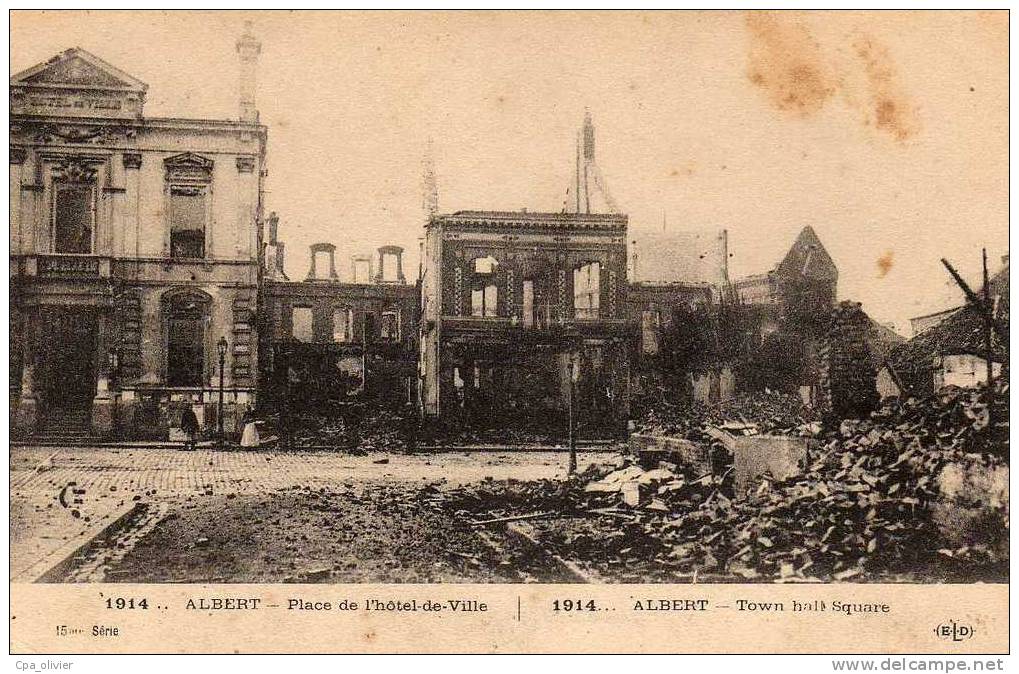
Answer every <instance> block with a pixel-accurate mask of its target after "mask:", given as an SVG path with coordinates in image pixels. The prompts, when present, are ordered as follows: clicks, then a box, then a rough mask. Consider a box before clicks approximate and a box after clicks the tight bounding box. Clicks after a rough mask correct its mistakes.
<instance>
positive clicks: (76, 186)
mask: <svg viewBox="0 0 1019 674" xmlns="http://www.w3.org/2000/svg"><path fill="white" fill-rule="evenodd" d="M236 47H237V52H238V54H239V56H240V73H241V77H240V113H239V116H238V118H237V119H232V120H208V119H179V118H163V117H149V116H146V115H145V114H144V106H145V97H146V91H147V85H145V84H144V83H142V82H140V81H138V80H137V79H135V78H134V77H132V76H131V75H129V74H128V73H126V72H124V71H122V70H120V69H119V68H116V67H114V66H112V65H110V64H108V63H106V62H105V61H103V60H101V59H100V58H98V57H96V56H94V55H92V54H90V53H88V52H86V51H84V50H82V49H78V48H75V49H69V50H67V51H65V52H63V53H61V54H58V55H57V56H55V57H54V58H52V59H50V60H49V61H46V62H45V63H41V64H39V65H37V66H35V67H33V68H29V69H28V70H26V71H24V72H21V73H18V74H17V75H15V76H13V77H12V78H11V79H10V114H11V118H10V250H11V262H10V273H11V309H10V312H11V351H10V357H11V364H10V373H11V389H12V390H11V403H12V421H13V426H14V429H15V432H17V433H21V434H36V435H40V434H44V433H49V434H51V435H58V436H60V437H66V436H68V435H70V436H74V435H88V434H92V435H95V436H100V437H105V436H110V435H115V434H116V435H123V436H132V437H140V436H152V437H166V436H167V435H168V433H169V429H170V428H171V427H174V426H177V425H178V424H179V417H180V413H181V412H182V411H183V409H184V408H185V407H187V406H191V407H193V408H194V410H195V412H196V413H197V415H198V418H199V419H200V420H201V421H202V422H203V424H204V425H206V426H207V427H213V428H214V427H215V424H216V418H215V416H216V410H217V402H218V398H217V396H218V390H219V377H220V368H219V360H220V359H219V353H218V346H217V345H218V344H219V343H224V344H225V353H224V356H223V358H224V360H225V368H224V372H223V378H224V391H225V407H226V410H227V414H226V415H225V416H226V428H227V430H230V429H232V427H233V420H234V418H235V416H236V410H237V408H240V407H244V406H245V405H247V404H249V403H252V402H254V397H255V384H256V362H257V357H258V354H257V339H256V336H255V334H256V327H255V321H254V316H255V311H256V291H257V283H258V276H259V248H260V243H261V242H260V227H259V222H260V219H261V217H262V194H263V190H262V182H263V165H264V161H265V152H266V137H267V134H266V128H265V127H264V126H262V125H260V124H259V121H258V114H257V112H256V111H255V107H254V92H255V81H254V78H255V63H256V60H257V58H258V54H259V51H260V45H259V43H258V41H257V40H255V38H253V37H252V36H251V35H250V34H245V35H244V36H243V37H241V38H240V40H239V41H238V42H237V44H236ZM237 67H238V64H236V63H233V64H223V68H225V69H235V68H237Z"/></svg>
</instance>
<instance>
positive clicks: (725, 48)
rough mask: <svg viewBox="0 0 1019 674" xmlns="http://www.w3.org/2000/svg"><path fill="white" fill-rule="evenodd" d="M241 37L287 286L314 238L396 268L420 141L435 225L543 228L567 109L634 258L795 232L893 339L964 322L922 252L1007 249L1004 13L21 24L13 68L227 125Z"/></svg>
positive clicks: (487, 15)
mask: <svg viewBox="0 0 1019 674" xmlns="http://www.w3.org/2000/svg"><path fill="white" fill-rule="evenodd" d="M245 20H250V21H252V23H253V31H254V34H255V35H256V37H258V38H259V39H260V40H261V42H262V54H261V58H260V61H259V65H258V94H257V107H258V109H259V112H260V115H261V121H262V123H263V124H265V125H266V126H267V127H268V129H269V146H268V147H269V149H268V169H269V176H268V179H267V184H266V186H267V190H268V194H267V204H266V205H267V208H268V209H269V210H274V211H276V212H277V213H278V214H279V216H280V236H281V238H282V239H284V240H285V241H286V243H287V256H288V259H287V273H288V274H289V275H290V277H291V278H296V279H301V278H304V276H305V274H306V273H307V268H308V252H307V251H308V245H310V244H311V243H314V242H317V241H329V242H332V243H335V244H336V245H337V247H338V250H337V263H338V265H339V266H341V268H342V271H343V273H346V272H347V271H348V260H349V256H350V255H352V254H354V253H360V252H371V251H373V250H374V249H375V248H376V247H378V246H379V245H382V244H387V243H395V244H398V245H402V246H404V247H405V248H406V249H407V253H406V259H405V262H404V266H405V269H406V270H408V272H410V273H409V274H408V275H409V276H411V275H412V274H413V271H414V270H416V269H417V264H418V255H417V252H418V240H419V237H420V236H421V235H422V224H423V222H424V215H423V207H422V202H423V199H422V183H423V181H422V161H423V156H424V154H425V151H426V146H427V141H428V139H429V138H432V139H433V148H434V150H433V154H434V163H435V171H436V177H437V183H438V191H439V207H440V210H441V211H443V212H452V211H455V210H460V209H486V210H519V209H522V208H527V209H529V210H532V211H537V210H548V211H559V210H561V209H562V207H563V201H564V199H565V198H566V188H567V187H568V186H569V184H570V183H571V181H572V179H573V170H574V162H575V154H574V152H575V148H574V143H575V138H576V133H577V130H578V128H579V126H580V124H581V122H582V120H583V115H584V110H585V109H588V110H590V112H591V115H592V117H593V120H594V124H595V127H596V133H597V160H598V164H599V168H600V170H601V172H602V174H603V175H604V177H605V180H606V182H607V183H608V185H609V187H610V189H611V192H612V195H613V197H614V198H615V201H616V202H617V203H618V204H619V207H620V209H621V210H622V212H624V213H626V214H628V215H629V222H630V232H631V236H630V238H634V236H637V237H639V235H640V232H642V231H661V230H662V228H663V220H664V227H665V228H666V229H667V230H676V231H680V230H704V229H712V228H719V229H723V228H724V229H726V230H728V232H729V245H730V252H731V253H732V255H731V258H730V276H731V277H733V278H735V277H739V276H742V275H745V274H752V273H761V272H765V271H767V270H769V269H771V268H772V267H774V266H775V265H776V264H777V263H778V262H779V261H780V259H781V258H782V256H783V255H784V253H785V252H786V250H787V249H788V248H789V246H790V245H792V242H793V240H794V239H795V237H796V234H797V233H798V232H799V231H800V230H801V229H802V228H803V227H805V226H807V225H810V226H812V227H813V228H814V230H815V231H816V232H817V234H818V236H819V237H820V239H821V241H822V242H823V243H824V245H825V247H826V248H827V249H828V251H829V253H830V254H831V256H832V258H833V259H834V260H835V263H836V265H837V266H838V267H839V271H840V278H839V296H840V299H849V300H854V301H858V302H862V304H863V308H864V309H865V310H866V311H867V312H868V313H869V314H870V315H871V316H872V317H873V318H875V319H876V320H878V321H881V322H892V323H894V325H895V327H896V328H897V329H898V330H899V331H900V332H901V333H903V334H905V335H907V336H908V335H909V328H908V318H909V317H911V316H916V315H920V314H924V313H928V312H932V311H936V310H939V309H942V308H945V307H948V306H951V305H953V304H955V303H959V302H961V299H962V296H961V293H960V292H959V291H958V289H957V288H955V286H954V284H952V282H951V281H950V279H949V277H948V274H947V273H946V272H945V270H944V268H943V267H942V266H941V263H940V258H941V257H947V258H949V260H951V261H952V262H953V263H954V264H955V265H956V266H957V267H958V268H959V269H960V270H961V271H962V272H963V274H964V276H966V277H967V278H969V279H972V280H974V281H976V280H977V279H978V278H979V269H980V249H981V247H987V249H988V254H989V257H990V259H991V262H992V264H991V267H992V273H993V271H994V270H995V269H996V268H997V266H998V261H999V259H1000V256H1001V255H1002V254H1005V253H1007V252H1008V250H1007V247H1008V15H1007V13H1006V12H915V13H911V12H864V11H860V12H810V13H800V12H791V11H787V12H776V13H764V12H751V13H743V12H672V13H662V12H634V13H623V12H614V13H599V12H588V13H582V12H572V11H567V12H470V13H441V12H435V13H432V12H429V13H425V12H419V13H413V12H409V13H408V12H370V13H361V12H347V13H341V12H238V11H224V12H176V13H168V12H157V11H150V12H28V11H16V12H13V13H12V16H11V63H10V70H11V73H12V74H14V73H16V72H19V71H21V70H23V69H25V68H28V67H31V66H33V65H35V64H36V63H39V62H42V61H44V60H46V59H48V58H50V57H51V56H53V55H55V54H56V53H58V52H60V51H62V50H64V49H67V48H69V47H72V46H80V47H83V48H84V49H87V50H88V51H90V52H92V53H94V54H96V55H97V56H99V57H101V58H103V59H104V60H106V61H108V62H110V63H112V64H113V65H115V66H117V67H119V68H121V69H122V70H125V71H127V72H128V73H130V74H132V75H134V76H135V77H137V78H138V79H140V80H142V81H144V82H146V83H148V85H149V90H148V94H147V102H146V106H145V113H146V115H149V116H173V117H198V118H236V117H237V115H238V104H237V99H238V61H237V55H236V52H235V49H234V43H235V41H236V39H237V37H238V36H239V35H240V34H241V32H242V30H243V25H244V21H245ZM663 216H664V218H663Z"/></svg>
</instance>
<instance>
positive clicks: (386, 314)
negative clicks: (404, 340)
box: [379, 309, 400, 342]
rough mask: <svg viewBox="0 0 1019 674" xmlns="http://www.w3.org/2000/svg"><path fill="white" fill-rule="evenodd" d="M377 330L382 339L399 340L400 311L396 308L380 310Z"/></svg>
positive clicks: (388, 340)
mask: <svg viewBox="0 0 1019 674" xmlns="http://www.w3.org/2000/svg"><path fill="white" fill-rule="evenodd" d="M379 332H380V337H381V339H383V340H384V341H387V342H398V341H400V312H399V311H398V310H396V309H390V310H388V311H383V312H382V320H381V321H380V330H379Z"/></svg>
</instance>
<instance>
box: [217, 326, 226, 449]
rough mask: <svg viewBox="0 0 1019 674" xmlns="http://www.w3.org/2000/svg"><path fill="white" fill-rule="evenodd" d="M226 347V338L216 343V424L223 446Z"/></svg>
mask: <svg viewBox="0 0 1019 674" xmlns="http://www.w3.org/2000/svg"><path fill="white" fill-rule="evenodd" d="M226 347H227V344H226V337H220V338H219V341H218V342H216V349H217V351H219V413H218V414H217V415H216V422H217V426H218V427H219V429H218V430H219V443H220V444H221V445H222V444H223V440H224V438H225V436H226V434H225V433H224V431H223V372H224V368H225V367H226Z"/></svg>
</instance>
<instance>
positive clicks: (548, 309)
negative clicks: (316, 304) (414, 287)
mask: <svg viewBox="0 0 1019 674" xmlns="http://www.w3.org/2000/svg"><path fill="white" fill-rule="evenodd" d="M626 227H627V218H626V216H625V215H616V214H583V213H531V212H526V211H520V212H507V211H459V212H456V213H453V214H449V215H436V216H433V217H431V218H430V219H429V221H428V224H427V226H426V237H425V264H424V268H423V277H422V325H421V348H420V350H421V357H420V381H421V405H422V410H423V412H424V414H425V415H426V416H430V417H438V418H440V419H445V420H450V421H456V422H458V423H462V424H464V425H467V426H486V425H497V424H514V423H521V424H527V423H529V422H533V421H535V420H539V419H540V420H545V421H548V422H549V424H550V425H552V426H556V427H565V426H564V424H565V422H564V421H563V419H562V416H563V413H564V411H565V408H566V406H567V405H568V404H569V396H570V386H571V380H570V372H573V373H574V378H575V381H574V385H575V387H576V388H575V394H576V396H577V397H576V409H577V410H578V414H579V416H580V418H579V420H578V425H579V426H580V428H581V430H582V431H584V432H587V433H590V434H592V435H614V434H617V433H618V432H620V430H621V429H625V421H626V419H627V417H628V414H629V407H628V405H629V403H628V382H627V380H628V377H629V373H628V367H629V349H630V348H631V342H632V340H633V338H634V336H635V331H634V329H633V328H634V326H633V323H632V321H630V320H628V318H627V316H626V308H625V306H624V303H625V297H626V267H627V265H626Z"/></svg>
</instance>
